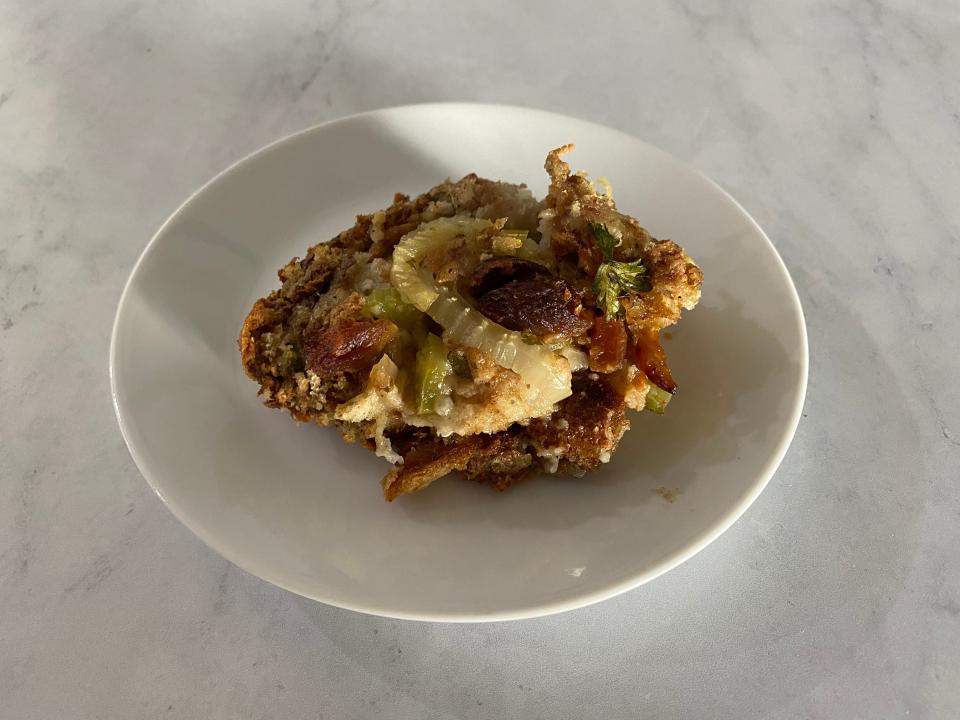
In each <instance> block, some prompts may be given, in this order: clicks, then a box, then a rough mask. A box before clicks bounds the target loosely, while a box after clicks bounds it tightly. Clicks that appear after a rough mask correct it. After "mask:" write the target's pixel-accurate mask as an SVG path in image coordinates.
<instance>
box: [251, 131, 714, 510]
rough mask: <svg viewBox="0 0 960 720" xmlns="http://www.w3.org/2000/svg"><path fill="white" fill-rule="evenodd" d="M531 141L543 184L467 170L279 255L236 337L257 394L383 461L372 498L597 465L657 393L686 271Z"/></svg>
mask: <svg viewBox="0 0 960 720" xmlns="http://www.w3.org/2000/svg"><path fill="white" fill-rule="evenodd" d="M572 149H573V146H572V145H566V146H564V147H561V148H557V149H556V150H553V151H552V152H550V153H549V154H548V155H547V160H546V170H547V173H548V174H549V176H550V190H549V192H548V194H547V197H546V198H545V199H544V200H543V201H538V200H536V199H535V198H534V197H533V195H532V194H531V193H530V191H529V190H528V189H527V188H526V186H524V185H514V184H510V183H505V182H497V181H491V180H485V179H483V178H480V177H477V176H476V175H474V174H470V175H467V176H466V177H464V178H463V179H461V180H459V181H457V182H451V181H449V180H448V181H446V182H443V183H441V184H440V185H438V186H436V187H435V188H433V189H432V190H430V191H429V192H427V193H424V194H423V195H420V196H419V197H416V198H414V199H410V198H409V197H407V196H405V195H400V194H398V195H396V196H395V197H394V201H393V204H392V205H391V206H390V207H388V208H387V209H385V210H382V211H379V212H375V213H373V214H371V215H360V216H358V217H357V222H356V224H355V225H354V226H353V227H352V228H350V229H349V230H345V231H344V232H342V233H340V234H339V235H337V236H336V237H335V238H333V239H332V240H331V241H329V242H325V243H320V244H318V245H315V246H313V247H312V248H310V249H309V250H308V251H307V254H306V256H305V257H304V258H302V259H300V258H294V259H293V260H291V261H290V262H289V263H288V264H287V265H286V266H285V267H283V268H282V269H281V270H280V272H279V276H280V280H281V282H282V286H281V287H280V289H278V290H275V291H274V292H272V293H270V295H269V296H267V297H265V298H262V299H260V300H258V301H257V302H256V303H255V304H254V306H253V309H252V310H251V311H250V313H249V315H248V316H247V318H246V320H245V322H244V324H243V330H242V331H241V335H240V353H241V357H242V362H243V366H244V369H245V370H246V372H247V374H248V375H249V376H250V377H251V378H252V379H254V380H255V381H257V382H258V383H259V384H260V394H261V395H262V396H263V397H264V398H265V402H266V404H267V405H268V406H270V407H275V408H284V409H286V410H288V411H289V412H290V414H291V415H292V416H293V417H294V418H295V419H297V420H300V421H307V420H311V421H314V422H316V423H317V424H319V425H334V426H335V427H336V428H337V429H338V430H339V431H340V433H341V434H342V435H343V437H344V438H345V439H346V440H347V441H349V442H355V441H361V442H363V444H364V445H366V446H367V447H368V448H370V449H371V450H373V451H374V452H376V454H377V455H379V456H381V457H383V458H385V459H387V460H388V461H390V462H391V463H393V464H394V467H393V469H391V470H390V471H389V472H388V473H387V475H386V477H384V479H383V483H382V485H383V494H384V497H385V498H386V499H387V500H393V499H395V498H396V497H398V496H399V495H402V494H404V493H410V492H414V491H417V490H422V489H423V488H425V487H426V486H428V485H429V484H430V483H432V482H434V481H435V480H437V479H439V478H441V477H443V476H445V475H447V474H449V473H451V472H454V471H459V472H461V473H462V474H463V475H464V476H465V477H467V478H468V479H471V480H477V481H483V482H489V483H490V484H492V485H493V486H494V487H496V488H498V489H504V488H506V487H508V486H509V485H511V484H512V483H513V482H515V481H517V480H519V479H521V478H523V477H526V476H528V475H530V474H531V473H533V472H534V471H536V470H544V471H546V472H548V473H557V472H559V473H565V474H570V475H576V476H581V475H583V474H584V473H586V472H588V471H591V470H595V469H596V468H598V467H599V466H600V465H601V464H602V463H605V462H608V461H609V459H610V457H611V455H612V453H613V452H614V451H615V450H616V448H617V444H618V443H619V442H620V439H621V437H622V436H623V434H624V432H625V431H626V430H627V429H628V428H629V426H630V421H629V419H628V417H627V412H626V411H627V410H628V409H632V410H644V409H647V410H651V411H653V412H656V413H662V412H663V411H664V409H665V408H666V406H667V403H668V402H669V400H670V398H671V396H672V394H673V392H674V391H675V390H676V383H675V382H674V380H673V378H672V376H671V374H670V370H669V368H668V366H667V362H666V355H665V353H664V350H663V348H662V347H661V345H660V331H661V330H662V329H663V328H664V327H667V326H669V325H672V324H674V323H676V322H677V321H678V320H679V318H680V312H681V310H682V309H691V308H693V307H694V306H695V305H696V303H697V301H698V300H699V298H700V285H701V283H702V280H703V274H702V273H701V271H700V269H699V268H698V267H697V266H696V265H695V264H694V262H693V261H692V260H691V259H690V258H689V257H688V256H687V255H686V253H684V251H683V250H682V249H681V248H680V247H679V246H678V245H677V244H676V243H674V242H673V241H671V240H656V239H654V238H653V237H651V236H650V234H649V233H648V232H647V231H646V230H644V229H643V228H642V227H641V226H640V224H639V223H638V222H637V221H636V220H634V219H633V218H631V217H628V216H627V215H624V214H623V213H621V212H619V211H618V210H617V207H616V204H615V203H614V200H613V196H612V193H611V190H610V186H609V184H608V183H607V182H606V181H604V180H602V179H601V180H599V181H598V183H597V185H599V188H598V187H597V185H594V183H591V182H590V181H589V180H588V178H587V176H586V175H585V174H584V173H571V172H570V166H569V165H568V164H567V163H566V162H564V161H563V160H562V159H561V156H562V155H564V154H565V153H567V152H569V151H570V150H572Z"/></svg>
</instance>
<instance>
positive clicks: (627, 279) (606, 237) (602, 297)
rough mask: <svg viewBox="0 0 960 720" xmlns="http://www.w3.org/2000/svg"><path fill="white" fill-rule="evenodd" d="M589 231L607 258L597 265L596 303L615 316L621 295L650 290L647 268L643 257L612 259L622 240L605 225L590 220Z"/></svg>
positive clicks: (618, 309) (594, 285)
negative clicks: (622, 259)
mask: <svg viewBox="0 0 960 720" xmlns="http://www.w3.org/2000/svg"><path fill="white" fill-rule="evenodd" d="M587 227H589V228H590V233H591V234H592V235H593V237H594V239H595V240H596V241H597V245H598V246H599V247H600V252H602V253H603V257H604V262H603V263H601V265H600V267H599V268H597V274H596V276H595V277H594V279H593V291H594V292H595V293H596V295H597V307H598V308H600V309H601V310H603V313H604V315H607V316H608V317H615V316H616V315H617V314H618V313H619V312H620V298H621V297H622V296H623V295H626V294H627V293H630V292H645V291H647V290H650V287H651V286H650V280H649V278H647V277H646V274H647V269H646V268H645V267H644V266H643V264H642V263H641V261H640V260H634V261H633V262H621V261H619V260H614V259H613V249H614V248H615V247H616V246H617V245H619V244H620V241H619V240H617V238H615V237H614V236H613V234H612V233H611V232H610V231H609V230H608V229H607V226H606V225H601V224H600V223H587Z"/></svg>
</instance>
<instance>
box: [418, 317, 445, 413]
mask: <svg viewBox="0 0 960 720" xmlns="http://www.w3.org/2000/svg"><path fill="white" fill-rule="evenodd" d="M416 372H417V376H416V391H417V395H416V405H417V412H418V413H419V414H420V415H426V414H427V413H432V412H433V410H434V407H435V406H436V404H437V400H438V399H439V398H440V396H441V395H443V393H444V387H443V381H444V379H445V378H446V377H447V375H448V374H449V373H450V372H451V368H450V363H449V362H448V361H447V348H446V347H445V346H444V344H443V341H442V340H441V339H440V338H438V337H437V336H436V335H434V334H433V333H428V334H427V338H426V340H425V341H424V343H423V345H421V346H420V349H419V350H418V351H417V370H416Z"/></svg>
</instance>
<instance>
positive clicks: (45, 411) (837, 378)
mask: <svg viewBox="0 0 960 720" xmlns="http://www.w3.org/2000/svg"><path fill="white" fill-rule="evenodd" d="M958 67H960V8H958V6H957V5H956V3H953V2H947V1H941V2H929V3H921V4H917V3H907V2H880V1H876V0H874V1H857V0H853V1H851V2H796V3H739V2H738V3H721V2H706V3H699V2H681V3H668V2H655V3H651V4H642V6H641V5H639V4H634V3H627V2H616V3H610V4H608V5H607V6H606V8H605V10H604V11H602V12H598V11H595V10H589V9H587V8H586V6H581V7H578V8H566V7H562V6H561V5H560V4H557V3H548V2H527V3H508V2H505V1H504V0H492V1H491V2H488V3H479V4H473V5H470V6H469V7H467V6H463V7H462V8H454V7H453V4H450V3H439V2H431V3H416V4H414V3H410V2H380V3H377V2H373V3H367V4H362V3H348V2H346V0H344V1H343V2H339V3H328V2H317V1H316V0H314V1H313V2H308V1H307V0H300V1H295V2H289V3H282V4H275V3H253V2H241V3H187V2H181V1H179V0H174V1H171V2H163V3H146V2H120V1H119V0H76V1H75V2H71V3H62V2H55V1H53V0H31V1H30V2H27V1H26V0H10V1H9V2H6V3H4V4H3V6H2V7H0V138H2V142H0V717H2V718H11V720H12V719H21V718H23V719H27V718H44V719H47V718H124V719H132V718H157V717H182V718H210V719H213V718H270V717H277V718H321V717H323V718H341V717H349V718H391V719H394V720H398V719H401V718H425V717H430V718H512V717H517V718H521V717H522V718H539V717H542V718H563V717H570V718H583V717H603V718H611V719H612V718H633V717H656V718H694V717H703V718H712V719H721V718H736V719H738V720H740V719H742V718H777V719H780V718H843V719H844V720H847V719H850V718H881V717H882V718H893V717H905V716H909V717H911V718H952V717H958V716H960V557H958V552H957V548H958V547H960V497H958V493H957V487H958V479H960V478H958V475H960V473H958V466H960V382H958V380H957V375H958V363H957V360H956V356H957V349H958V348H960V302H958V299H957V298H958V294H957V291H956V288H957V283H958V280H960V238H958V235H960V210H958V203H957V192H958V189H960V160H958V158H960V155H958V153H957V148H958V147H960V83H958V74H957V68H958ZM445 99H450V100H464V99H467V100H480V101H489V102H502V103H515V104H523V105H533V106H538V107H542V108H546V109H551V110H556V111H560V112H567V113H571V114H574V115H578V116H583V117H588V118H590V119H593V120H596V121H599V122H603V123H606V124H610V125H613V126H615V127H618V128H621V129H624V130H626V131H628V132H631V133H633V134H635V135H638V136H640V137H642V138H644V139H646V140H648V141H650V142H652V143H654V144H656V145H659V146H661V147H663V148H664V149H666V150H668V151H670V152H672V153H674V154H676V155H678V156H679V157H681V158H684V159H685V160H687V161H689V162H691V163H692V164H694V165H696V166H698V167H700V168H702V169H703V170H704V171H706V172H707V173H708V174H710V175H711V176H712V177H714V178H715V179H717V180H718V181H719V182H720V183H721V184H723V185H724V186H725V187H727V188H728V189H729V190H730V191H731V192H732V193H733V194H734V195H735V196H736V197H737V198H738V199H739V200H740V201H741V202H742V203H743V204H744V205H745V206H746V207H747V209H748V210H749V211H750V212H751V213H753V214H754V216H755V217H756V218H757V219H758V220H759V221H760V223H761V224H762V225H763V226H764V228H765V229H766V230H767V232H768V234H769V235H770V236H771V237H772V238H773V240H774V242H775V243H776V245H777V246H778V248H779V249H780V252H781V253H782V254H783V256H784V259H785V260H786V262H787V264H788V265H789V267H790V269H791V272H792V273H793V276H794V278H795V280H796V282H797V284H798V286H799V289H800V293H801V296H802V299H803V302H804V307H805V310H806V314H807V321H808V325H809V331H810V341H811V378H810V389H809V394H808V398H807V404H806V407H805V410H804V417H803V420H802V422H801V425H800V428H799V431H798V433H797V437H796V439H795V441H794V443H793V446H792V448H791V450H790V452H789V454H788V455H787V457H786V460H785V461H784V463H783V466H782V467H781V469H780V471H779V472H778V474H777V475H776V477H775V478H774V480H773V481H772V482H771V484H770V486H769V487H768V489H767V490H766V491H765V492H764V493H763V495H762V496H761V497H760V499H759V501H758V502H757V503H756V504H755V505H754V506H753V507H752V508H751V509H750V510H749V511H748V512H747V514H746V515H745V516H744V517H743V518H742V519H741V520H740V521H739V522H738V523H737V524H736V525H735V526H734V527H733V528H732V529H731V530H730V531H729V532H727V533H726V534H725V535H724V536H723V537H721V538H720V539H719V540H718V541H717V542H715V543H714V544H713V545H712V546H710V547H709V548H708V549H707V550H705V551H704V552H702V553H701V554H699V555H698V556H696V557H695V558H694V559H692V560H691V561H689V562H688V563H686V564H685V565H683V566H681V567H680V568H678V569H677V570H675V571H673V572H671V573H669V574H668V575H666V576H664V577H662V578H660V579H658V580H657V581H655V582H653V583H651V584H649V585H647V586H645V587H642V588H640V589H638V590H636V591H633V592H631V593H628V594H626V595H624V596H621V597H619V598H617V599H614V600H611V601H609V602H606V603H603V604H601V605H598V606H594V607H591V608H586V609H583V610H579V611H575V612H571V613H568V614H565V615H561V616H558V617H553V618H545V619H542V620H534V621H528V622H523V623H512V624H495V625H489V626H437V625H429V624H419V623H407V622H396V621H391V620H383V619H377V618H371V617H365V616H361V615H357V614H353V613H349V612H346V611H342V610H337V609H334V608H329V607H325V606H323V605H319V604H316V603H312V602H310V601H307V600H303V599H300V598H298V597H295V596H292V595H290V594H288V593H285V592H283V591H281V590H278V589H276V588H274V587H272V586H269V585H267V584H266V583H263V582H261V581H259V580H257V579H256V578H253V577H251V576H248V575H246V574H245V573H243V572H242V571H240V570H237V569H236V568H234V567H232V566H231V565H230V564H229V563H227V562H226V561H224V560H222V559H221V558H219V557H218V556H216V555H215V554H214V553H213V552H211V551H210V550H208V549H207V548H206V547H205V546H204V545H203V544H202V543H201V542H200V541H199V540H197V539H196V538H194V537H193V536H192V535H191V534H190V533H189V532H188V531H187V530H186V529H185V528H183V527H182V526H181V525H180V524H179V523H178V521H177V520H175V519H174V518H173V517H172V516H171V515H170V514H169V513H168V512H167V511H166V510H165V509H164V508H163V506H162V505H161V503H160V501H159V500H158V499H157V498H155V497H154V496H153V495H152V493H151V492H150V491H149V489H148V488H147V486H146V484H145V483H144V482H143V481H142V479H141V478H140V476H139V474H138V472H137V470H136V468H135V467H134V465H133V463H132V461H131V459H130V457H129V455H128V454H127V451H126V449H125V448H124V445H123V441H122V440H121V438H120V435H119V432H118V431H117V428H116V423H115V422H114V419H113V412H112V408H111V405H110V399H109V391H108V378H107V373H106V367H107V348H108V343H109V332H110V326H111V321H112V317H113V312H114V308H115V305H116V302H117V300H118V297H119V293H120V290H121V288H122V285H123V282H124V280H125V279H126V276H127V274H128V273H129V271H130V269H131V267H132V265H133V263H134V261H135V260H136V258H137V256H138V254H139V253H140V251H141V250H142V248H143V246H144V244H145V242H146V240H147V239H148V238H149V236H150V235H151V234H152V232H153V231H154V229H155V228H156V227H157V226H158V225H159V224H160V222H162V221H163V219H164V218H165V217H166V216H167V215H168V214H169V213H170V212H171V211H172V210H173V209H174V208H175V207H176V206H177V205H178V204H179V202H180V201H181V200H182V199H183V198H184V197H186V196H187V195H188V194H189V193H190V192H191V191H192V190H193V189H194V188H196V187H197V186H198V185H200V184H201V183H202V182H203V181H205V180H206V179H207V178H208V177H209V176H211V175H212V174H213V173H214V172H216V171H217V170H219V169H221V168H222V167H223V166H225V165H226V164H227V163H229V162H231V161H233V160H235V159H236V158H238V157H241V156H242V155H244V154H246V153H247V152H249V151H251V150H253V149H255V148H257V147H258V146H260V145H262V144H264V143H266V142H268V141H270V140H272V139H274V138H276V137H279V136H281V135H284V134H286V133H288V132H291V131H293V130H296V129H299V128H301V127H304V126H307V125H311V124H314V123H317V122H320V121H323V120H327V119H330V118H333V117H337V116H340V115H344V114H348V113H352V112H356V111H360V110H367V109H372V108H375V107H381V106H386V105H395V104H402V103H411V102H417V101H426V100H445Z"/></svg>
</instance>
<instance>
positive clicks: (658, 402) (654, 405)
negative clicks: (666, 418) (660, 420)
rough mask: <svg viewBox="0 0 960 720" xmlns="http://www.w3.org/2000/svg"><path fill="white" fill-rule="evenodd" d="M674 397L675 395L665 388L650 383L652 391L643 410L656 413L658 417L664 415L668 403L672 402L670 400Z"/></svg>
mask: <svg viewBox="0 0 960 720" xmlns="http://www.w3.org/2000/svg"><path fill="white" fill-rule="evenodd" d="M672 397H673V395H671V394H670V393H668V392H667V391H666V390H664V389H663V388H660V387H657V386H656V385H654V384H653V383H650V391H649V392H648V393H647V400H646V403H645V404H644V407H643V409H644V410H649V411H651V412H655V413H656V414H657V415H662V414H663V412H664V410H666V409H667V403H669V402H670V398H672Z"/></svg>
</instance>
